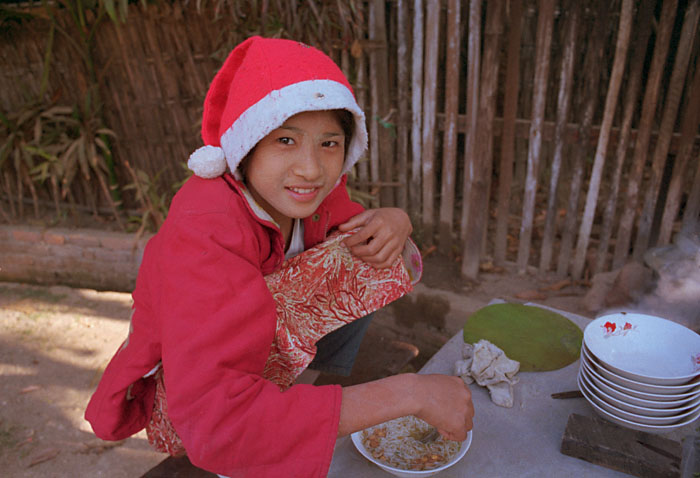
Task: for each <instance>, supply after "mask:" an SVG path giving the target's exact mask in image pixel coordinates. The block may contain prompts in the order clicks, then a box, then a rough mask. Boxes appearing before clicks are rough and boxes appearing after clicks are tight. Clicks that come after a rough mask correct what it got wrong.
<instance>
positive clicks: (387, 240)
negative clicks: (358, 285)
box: [338, 207, 413, 269]
mask: <svg viewBox="0 0 700 478" xmlns="http://www.w3.org/2000/svg"><path fill="white" fill-rule="evenodd" d="M356 228H359V230H358V231H357V232H355V233H354V234H353V235H352V236H350V237H348V238H347V239H345V245H346V246H348V248H349V249H350V252H352V253H353V254H355V255H356V256H357V257H359V258H360V259H362V260H363V261H365V262H367V263H368V264H370V265H371V266H372V267H375V268H376V269H384V268H387V267H390V266H391V265H392V264H393V263H394V261H395V260H396V258H397V257H399V254H401V252H402V251H403V247H404V244H405V243H406V239H408V236H409V235H410V234H411V232H412V231H413V226H411V220H410V219H409V217H408V214H406V213H405V212H404V211H403V210H402V209H398V208H394V207H385V208H378V209H368V210H366V211H363V212H361V213H360V214H358V215H357V216H354V217H352V218H350V220H349V221H347V222H346V223H344V224H341V225H340V226H339V227H338V229H339V230H340V231H341V232H347V231H351V230H353V229H356Z"/></svg>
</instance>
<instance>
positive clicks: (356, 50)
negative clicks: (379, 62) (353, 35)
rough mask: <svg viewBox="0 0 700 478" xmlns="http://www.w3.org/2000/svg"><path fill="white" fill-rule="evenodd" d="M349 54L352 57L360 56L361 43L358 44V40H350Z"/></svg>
mask: <svg viewBox="0 0 700 478" xmlns="http://www.w3.org/2000/svg"><path fill="white" fill-rule="evenodd" d="M350 54H351V55H352V56H353V58H360V57H361V56H362V45H361V44H360V41H359V40H355V41H354V42H352V46H351V47H350Z"/></svg>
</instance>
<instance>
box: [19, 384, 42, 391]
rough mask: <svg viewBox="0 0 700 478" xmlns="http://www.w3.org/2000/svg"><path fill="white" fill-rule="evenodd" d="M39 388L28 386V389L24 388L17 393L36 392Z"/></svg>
mask: <svg viewBox="0 0 700 478" xmlns="http://www.w3.org/2000/svg"><path fill="white" fill-rule="evenodd" d="M40 388H41V387H40V386H39V385H30V386H28V387H24V388H23V389H22V390H20V391H19V393H30V392H36V391H37V390H39V389H40Z"/></svg>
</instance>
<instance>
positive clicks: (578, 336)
mask: <svg viewBox="0 0 700 478" xmlns="http://www.w3.org/2000/svg"><path fill="white" fill-rule="evenodd" d="M481 339H486V340H488V341H489V342H491V343H493V344H494V345H496V346H498V347H499V348H500V349H501V350H503V351H504V352H505V354H506V355H507V356H508V357H509V358H511V359H513V360H517V361H518V362H520V370H521V371H523V372H538V371H546V370H557V369H560V368H562V367H565V366H567V365H569V364H570V363H573V362H574V361H576V360H577V359H578V358H579V354H580V351H581V341H582V339H583V332H582V331H581V329H580V328H579V327H578V326H577V325H576V324H575V323H573V322H572V321H571V320H569V319H567V318H566V317H564V316H563V315H560V314H557V313H556V312H552V311H550V310H547V309H543V308H541V307H534V306H527V305H521V304H493V305H489V306H487V307H484V308H482V309H479V310H478V311H476V312H475V313H473V314H472V315H471V316H469V318H468V319H467V323H466V324H465V326H464V342H465V343H470V344H473V343H476V342H478V341H479V340H481Z"/></svg>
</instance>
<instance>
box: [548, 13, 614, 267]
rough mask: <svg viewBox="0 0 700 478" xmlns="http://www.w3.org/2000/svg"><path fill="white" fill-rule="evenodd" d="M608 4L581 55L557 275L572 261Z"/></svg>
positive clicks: (596, 100)
mask: <svg viewBox="0 0 700 478" xmlns="http://www.w3.org/2000/svg"><path fill="white" fill-rule="evenodd" d="M609 9H610V5H609V4H608V3H606V2H600V3H599V4H598V10H597V12H596V22H595V24H594V25H593V28H592V31H591V32H590V39H589V41H588V47H587V50H586V57H585V58H584V63H583V70H584V72H585V73H586V75H585V77H584V79H583V88H582V90H581V91H580V92H579V95H578V96H579V98H580V102H579V108H581V109H583V114H582V115H581V120H580V126H579V129H578V144H577V145H576V147H575V148H574V149H573V152H572V154H571V156H572V160H571V168H572V170H573V175H572V177H571V180H570V192H569V201H568V204H567V209H566V217H565V219H564V227H563V234H562V239H561V247H560V249H559V258H558V260H557V275H559V276H564V275H566V274H567V273H568V270H569V265H570V262H571V252H572V249H573V245H574V233H575V229H576V221H577V220H578V203H579V195H580V194H581V184H582V183H583V176H584V172H585V170H586V167H585V164H584V159H585V157H586V155H587V154H588V149H589V148H588V142H589V137H590V134H591V126H592V124H593V115H594V113H595V107H596V104H597V103H598V87H599V83H600V76H601V66H600V65H601V63H602V58H603V50H604V48H605V38H606V35H605V32H606V31H607V29H608V26H609V24H610V22H609V20H610V10H609Z"/></svg>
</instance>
